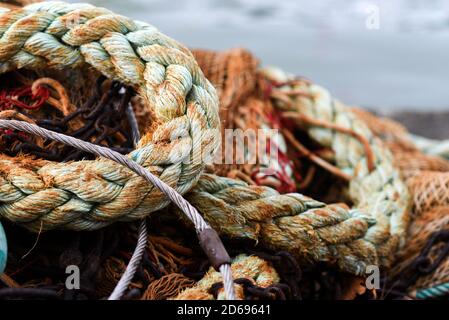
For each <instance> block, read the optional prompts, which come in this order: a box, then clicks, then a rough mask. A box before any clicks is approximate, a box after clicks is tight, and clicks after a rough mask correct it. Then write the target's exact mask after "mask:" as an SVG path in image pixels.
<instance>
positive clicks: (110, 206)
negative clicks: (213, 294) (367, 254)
mask: <svg viewBox="0 0 449 320" xmlns="http://www.w3.org/2000/svg"><path fill="white" fill-rule="evenodd" d="M83 64H88V65H90V66H92V67H93V68H95V69H96V70H98V71H99V72H101V73H102V74H104V75H106V76H107V77H109V78H111V79H114V80H118V81H120V82H122V83H124V84H127V85H128V86H131V87H133V88H134V89H135V90H136V92H137V93H138V94H139V95H140V96H141V97H142V99H143V101H145V103H147V104H148V107H149V108H150V109H151V110H153V111H154V114H155V116H156V119H154V123H158V124H159V125H158V126H156V127H153V129H154V130H151V131H149V132H148V133H147V134H146V135H145V136H143V137H142V139H141V140H140V142H139V144H138V145H139V148H138V149H136V150H135V151H134V152H132V153H131V154H130V156H131V157H132V159H133V160H134V161H136V162H137V163H139V164H140V165H143V166H144V167H146V168H149V169H150V170H151V171H152V172H153V173H157V174H158V176H159V177H160V179H162V180H163V181H165V182H166V183H167V184H169V185H170V186H172V187H173V188H174V189H176V191H177V192H179V193H181V194H183V193H185V192H187V191H188V190H189V189H191V188H192V187H193V186H194V185H195V183H196V181H197V180H198V178H199V176H200V174H201V172H202V170H203V169H204V166H205V164H206V163H207V162H208V161H209V159H212V157H213V156H214V154H215V152H216V150H217V149H218V145H219V140H220V139H219V138H220V132H219V128H220V123H219V117H218V98H217V95H216V92H215V89H214V88H213V87H212V85H211V84H210V83H209V81H208V80H207V79H206V78H205V77H204V75H203V73H202V71H201V70H200V68H199V66H198V65H197V63H196V61H195V59H194V57H193V55H192V54H191V52H190V51H189V50H188V49H187V48H185V47H183V46H182V45H180V44H179V43H178V42H176V41H174V40H172V39H170V38H169V37H167V36H165V35H163V34H162V33H160V32H159V31H158V30H157V29H156V28H154V27H153V26H151V25H149V24H146V23H142V22H136V21H133V20H131V19H128V18H126V17H123V16H121V15H117V14H114V13H113V12H111V11H109V10H106V9H103V8H96V7H94V6H92V5H88V4H68V3H63V2H43V3H36V4H32V5H29V6H26V7H24V8H21V9H17V10H1V11H0V73H5V72H8V71H14V70H17V69H21V68H27V69H42V68H48V67H50V68H53V69H67V68H75V67H79V66H81V65H83ZM145 131H147V130H145ZM0 163H1V164H2V165H1V167H0V169H1V172H2V175H1V177H0V214H1V215H2V216H3V217H5V218H7V219H9V220H12V221H15V222H20V223H22V224H23V225H25V227H27V228H29V229H31V230H34V231H36V230H37V229H38V227H39V225H40V220H42V221H44V227H45V228H46V229H52V228H66V229H74V230H93V229H98V228H101V227H104V226H106V225H107V224H109V223H110V221H111V220H114V221H117V220H122V221H123V220H124V221H128V220H130V219H138V218H143V217H144V216H145V215H147V214H148V213H149V212H154V211H156V210H158V209H160V208H162V207H164V206H166V205H167V204H168V202H167V201H166V198H164V197H162V196H161V194H160V192H159V190H157V188H154V187H153V186H150V185H148V184H147V183H146V182H145V181H144V179H139V178H136V177H135V176H132V175H129V172H126V171H124V170H123V168H120V167H119V166H118V165H117V164H115V163H113V162H104V160H101V159H98V160H95V161H82V162H69V163H64V164H60V163H53V162H49V161H35V162H33V165H32V166H31V167H30V166H29V163H30V159H29V158H26V157H17V158H14V159H8V158H4V157H2V158H0ZM131 217H132V218H131Z"/></svg>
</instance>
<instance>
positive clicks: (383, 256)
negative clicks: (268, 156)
mask: <svg viewBox="0 0 449 320" xmlns="http://www.w3.org/2000/svg"><path fill="white" fill-rule="evenodd" d="M263 72H264V74H265V75H266V76H267V78H268V79H274V80H275V81H277V82H278V83H282V82H288V81H290V82H291V83H294V84H292V85H287V86H285V87H283V88H281V90H286V91H305V92H306V93H307V95H309V96H310V97H305V96H292V97H291V98H290V101H291V103H288V104H285V103H283V102H282V101H274V103H275V105H276V107H277V108H279V109H280V110H286V111H294V112H297V113H298V114H303V115H305V116H308V117H311V118H313V119H315V120H321V121H327V122H331V123H334V124H337V125H339V126H340V127H344V128H347V129H350V130H352V131H354V132H356V133H357V134H359V135H360V136H362V137H364V138H365V139H366V140H368V141H369V143H370V147H371V150H372V153H373V156H374V163H375V168H374V170H369V168H368V166H367V161H368V160H367V154H366V153H365V151H364V148H363V145H362V144H360V142H359V141H358V140H356V139H353V138H351V137H349V136H348V135H345V134H342V133H339V132H335V131H332V130H330V129H326V128H321V127H313V126H310V127H307V126H306V129H307V130H308V133H309V135H310V136H311V137H312V138H314V139H315V140H316V141H317V142H319V143H320V144H321V145H323V146H326V147H331V148H332V149H333V150H334V152H335V158H336V164H337V166H338V167H339V168H340V169H341V170H343V171H344V172H346V173H347V174H349V175H351V176H353V178H352V180H351V181H350V185H349V194H350V197H351V200H352V201H353V202H354V207H353V208H354V209H357V210H361V211H363V212H366V213H367V214H368V215H369V216H371V217H372V218H374V219H375V220H376V224H375V225H374V226H373V227H371V228H369V230H368V231H367V234H366V236H365V237H364V239H366V240H367V241H369V242H371V243H372V244H374V245H375V246H376V248H377V253H378V255H379V259H380V261H379V262H380V264H381V265H389V264H390V263H391V262H392V260H393V257H394V253H395V252H396V250H397V248H398V246H401V245H402V244H403V243H404V242H405V235H406V229H407V226H408V222H409V209H410V195H409V191H408V189H407V186H406V185H405V184H404V182H403V181H402V180H401V178H400V173H399V171H398V170H397V169H396V168H395V166H394V160H393V156H392V154H391V153H390V151H389V150H388V148H386V147H385V146H384V145H383V143H382V142H381V140H380V139H378V138H377V137H375V136H374V135H373V134H372V132H371V131H370V130H369V129H368V127H367V126H366V125H365V123H364V122H363V121H361V120H359V119H358V118H357V117H356V116H355V115H354V114H353V113H352V112H351V111H350V109H349V108H348V107H346V106H345V105H343V104H342V103H341V102H339V101H337V100H335V99H333V98H332V96H331V95H330V94H329V92H328V91H327V90H325V89H324V88H322V87H320V86H318V85H315V84H311V83H301V82H292V81H291V80H294V77H292V76H291V75H288V74H286V73H284V72H282V71H280V70H275V69H272V70H269V69H266V70H264V71H263Z"/></svg>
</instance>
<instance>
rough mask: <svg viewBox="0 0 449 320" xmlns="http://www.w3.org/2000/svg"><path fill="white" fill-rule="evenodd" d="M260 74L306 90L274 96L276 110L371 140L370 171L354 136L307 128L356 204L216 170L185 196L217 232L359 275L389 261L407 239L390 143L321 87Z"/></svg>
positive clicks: (405, 198) (406, 200)
mask: <svg viewBox="0 0 449 320" xmlns="http://www.w3.org/2000/svg"><path fill="white" fill-rule="evenodd" d="M263 72H266V77H267V79H270V80H271V79H273V80H274V82H275V83H286V85H285V88H280V90H285V91H288V92H296V91H299V92H304V93H305V94H304V95H301V96H298V97H295V96H291V97H289V96H287V99H283V100H277V99H275V98H273V103H274V105H275V107H276V108H277V109H278V110H279V112H281V113H282V112H289V113H292V112H294V113H297V114H298V115H304V116H307V117H308V118H312V119H316V120H317V121H321V122H326V123H332V124H335V125H338V126H339V127H342V128H346V129H348V130H352V131H354V132H356V133H357V134H358V135H360V136H361V137H363V138H364V139H366V140H367V141H368V142H369V145H370V149H371V150H372V153H373V164H374V168H371V169H372V170H369V169H368V166H367V156H366V152H365V151H366V150H365V149H366V148H364V146H363V144H361V143H360V141H359V140H357V139H355V138H354V137H351V136H348V135H346V134H344V133H340V132H336V131H334V130H332V129H329V128H324V127H316V126H307V125H306V126H305V127H304V129H306V130H307V131H308V133H309V135H310V136H311V137H312V138H313V139H314V140H316V141H317V142H319V143H320V144H321V145H323V146H325V147H329V148H332V150H333V151H334V152H335V157H336V165H337V167H338V168H339V169H340V170H342V171H343V172H345V173H346V174H348V176H349V177H351V179H350V182H349V190H348V191H349V195H350V198H351V200H352V202H353V203H354V206H353V207H352V208H349V207H347V206H344V205H325V204H324V203H321V202H318V201H315V200H313V199H310V198H308V197H305V196H303V195H301V194H298V193H290V194H279V193H278V192H276V191H275V190H273V189H270V188H266V187H258V186H249V185H247V184H246V183H244V182H239V181H235V180H232V179H227V178H222V177H217V176H213V175H203V176H202V177H201V179H200V180H199V182H198V184H197V185H196V187H195V188H194V189H193V190H191V191H190V192H189V193H188V194H187V195H186V198H187V199H188V200H189V202H190V203H192V204H193V205H194V206H195V207H196V208H197V209H198V210H199V211H200V212H201V213H202V214H203V215H204V217H205V219H206V220H207V221H208V222H209V223H210V224H211V225H212V226H213V227H214V228H216V229H217V230H218V231H219V232H220V233H221V234H222V235H226V236H227V237H230V238H249V239H253V240H255V241H256V242H258V243H260V244H262V245H263V246H265V247H268V248H270V249H272V250H275V251H280V250H283V251H288V252H290V253H292V254H293V255H295V256H296V257H297V258H298V259H300V260H301V261H302V262H308V263H312V264H313V263H318V262H327V263H329V264H334V265H337V266H338V267H339V268H340V269H342V270H344V271H347V272H350V273H354V274H359V275H365V272H366V267H367V266H368V265H379V266H387V267H388V266H390V265H391V263H392V262H393V261H394V258H395V253H396V251H397V249H398V248H399V247H400V246H401V245H402V244H403V243H404V240H405V239H404V238H405V234H406V229H407V226H408V220H409V215H410V204H411V201H410V200H411V199H410V195H409V191H408V189H407V187H406V185H405V184H404V182H403V181H402V180H401V178H400V174H399V171H398V170H397V169H396V168H395V166H394V164H393V157H392V155H391V153H390V152H389V150H388V148H387V147H386V146H384V145H383V144H382V142H381V141H380V139H377V138H376V137H374V135H373V134H372V133H371V131H370V130H369V129H368V128H367V127H366V125H365V124H364V123H363V122H362V121H360V120H359V119H358V118H357V117H356V116H355V115H354V114H352V113H351V111H350V110H349V108H347V107H346V106H344V105H343V104H342V103H339V102H338V101H336V100H334V99H333V98H332V97H331V96H330V94H329V93H328V92H327V91H326V90H325V89H323V88H321V87H319V86H317V85H313V84H310V83H307V84H305V83H303V84H302V85H301V87H300V88H297V86H299V83H301V82H298V81H291V80H292V79H294V78H293V77H290V76H289V75H286V74H285V73H284V72H282V71H280V70H265V71H263ZM289 83H291V85H288V84H289Z"/></svg>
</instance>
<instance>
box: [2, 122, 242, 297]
mask: <svg viewBox="0 0 449 320" xmlns="http://www.w3.org/2000/svg"><path fill="white" fill-rule="evenodd" d="M0 128H8V129H15V130H19V131H23V132H27V133H30V134H33V135H36V136H40V137H42V138H47V139H51V140H55V141H58V142H61V143H63V144H66V145H70V146H72V147H75V148H77V149H81V150H83V151H86V152H90V153H93V154H95V155H97V156H99V157H104V158H106V159H110V160H112V161H114V162H116V163H119V164H121V165H123V166H124V167H126V168H128V169H130V170H132V171H133V172H135V173H136V174H138V175H139V176H140V177H143V178H144V179H145V180H146V181H147V182H150V183H151V184H152V185H154V186H155V187H157V188H158V189H159V190H161V192H163V193H164V194H165V195H166V196H167V198H169V199H170V200H171V201H172V202H173V203H175V204H176V205H177V207H178V208H179V209H181V211H182V212H183V213H184V214H185V215H186V217H188V219H189V220H190V221H191V222H192V223H193V225H194V226H195V230H196V231H197V233H198V234H200V233H201V232H203V231H205V230H207V229H210V228H211V227H210V226H209V225H208V224H207V223H206V221H204V219H203V217H202V216H201V215H200V214H199V213H198V211H197V210H196V209H195V208H194V207H193V206H192V205H191V204H190V203H189V202H187V201H186V200H185V199H184V198H183V197H182V196H181V195H180V194H179V193H177V192H176V191H175V190H174V189H173V188H171V187H170V186H169V185H167V184H166V183H164V182H163V181H162V180H160V179H159V178H158V177H156V176H154V175H153V174H152V173H151V172H150V171H148V170H146V169H145V168H144V167H142V166H140V165H139V164H137V163H135V162H134V161H132V160H130V159H129V158H127V157H126V156H124V155H122V154H120V153H118V152H116V151H113V150H111V149H109V148H106V147H102V146H97V145H94V144H92V143H89V142H85V141H82V140H79V139H76V138H73V137H70V136H67V135H64V134H61V133H56V132H52V131H50V130H47V129H44V128H40V127H39V126H36V125H34V124H30V123H27V122H24V121H17V120H0ZM141 229H142V231H141V232H139V234H140V235H139V238H140V237H142V234H143V233H144V232H143V230H145V229H146V228H145V226H144V224H142V225H141ZM144 245H145V243H144V242H143V241H139V245H138V247H137V248H136V252H141V251H142V250H143V246H144ZM138 259H139V257H138V255H133V258H132V262H131V264H130V265H131V271H128V268H127V271H125V277H124V278H123V280H122V279H120V281H119V285H118V286H117V287H116V290H114V292H113V293H112V295H111V296H112V298H114V299H118V298H119V297H120V295H121V294H123V291H124V290H125V283H126V282H127V281H128V280H130V279H129V278H127V277H126V275H127V274H131V273H132V272H133V271H132V269H133V268H134V267H135V265H134V263H135V260H138ZM219 270H220V272H221V273H222V276H223V282H224V289H225V293H226V297H227V299H231V300H233V299H234V298H235V296H234V287H233V279H232V274H231V269H230V265H229V264H225V263H224V264H221V265H220V266H219ZM112 298H111V299H112Z"/></svg>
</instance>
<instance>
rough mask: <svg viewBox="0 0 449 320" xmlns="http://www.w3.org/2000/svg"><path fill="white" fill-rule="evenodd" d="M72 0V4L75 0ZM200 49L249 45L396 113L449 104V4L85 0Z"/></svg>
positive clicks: (347, 96) (436, 0)
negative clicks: (153, 26) (140, 21)
mask: <svg viewBox="0 0 449 320" xmlns="http://www.w3.org/2000/svg"><path fill="white" fill-rule="evenodd" d="M72 2H74V1H72ZM88 2H90V3H92V4H95V5H99V6H104V7H107V8H109V9H112V10H114V11H115V12H117V13H121V14H124V15H127V16H130V17H133V18H135V19H138V20H143V21H146V22H149V23H151V24H153V25H155V26H156V27H158V28H159V29H160V30H161V31H162V32H164V33H166V34H168V35H170V36H171V37H173V38H175V39H177V40H179V41H181V42H183V43H184V44H186V45H188V46H189V47H193V48H209V49H226V48H230V47H237V46H240V47H246V48H248V49H250V50H251V51H252V52H253V53H254V54H256V55H257V56H258V57H259V58H260V59H261V61H262V63H263V64H264V65H276V66H279V67H281V68H283V69H286V70H288V71H290V72H292V73H295V74H299V75H303V76H306V77H308V78H310V79H312V80H314V81H315V82H317V83H319V84H321V85H323V86H325V87H326V88H328V89H329V90H331V92H332V93H333V94H334V95H335V96H336V97H338V98H339V99H340V100H342V101H344V102H346V103H348V104H353V105H361V106H365V107H370V108H373V109H376V110H378V111H381V112H384V113H389V112H392V111H398V110H420V111H430V110H432V111H436V110H439V111H443V110H444V111H447V110H449V61H448V60H449V1H447V0H378V1H375V0H373V1H370V0H366V1H365V0H165V1H164V0H126V1H125V0H108V1H106V0H88Z"/></svg>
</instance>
